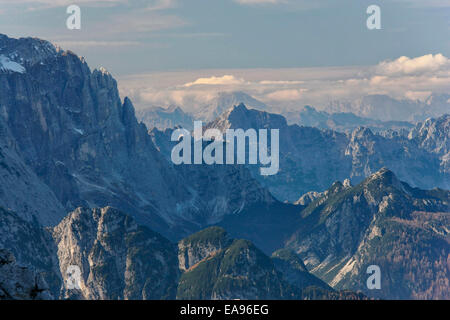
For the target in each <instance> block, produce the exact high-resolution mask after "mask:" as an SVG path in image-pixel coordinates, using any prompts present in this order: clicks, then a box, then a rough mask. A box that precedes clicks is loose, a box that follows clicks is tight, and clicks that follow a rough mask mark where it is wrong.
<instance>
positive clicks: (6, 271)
mask: <svg viewBox="0 0 450 320" xmlns="http://www.w3.org/2000/svg"><path fill="white" fill-rule="evenodd" d="M52 298H53V297H52V295H51V294H50V290H49V287H48V285H47V283H46V282H45V280H44V279H43V278H42V276H41V275H40V274H39V273H36V272H35V271H33V270H32V269H29V268H27V267H23V266H20V265H18V264H17V263H16V259H15V257H14V255H13V254H12V253H11V252H9V251H8V250H5V249H0V300H2V299H8V300H49V299H52Z"/></svg>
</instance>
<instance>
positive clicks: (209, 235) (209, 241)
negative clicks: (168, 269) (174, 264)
mask: <svg viewBox="0 0 450 320" xmlns="http://www.w3.org/2000/svg"><path fill="white" fill-rule="evenodd" d="M231 241H232V240H231V238H229V237H228V234H227V233H226V232H225V230H224V229H222V228H219V227H210V228H208V229H205V230H202V231H199V232H197V233H195V234H193V235H192V236H189V237H187V238H185V239H183V240H181V241H180V242H178V261H179V268H180V270H181V271H187V270H189V269H191V268H192V267H194V266H195V265H196V264H197V263H199V262H200V261H202V260H204V259H206V258H208V257H211V256H214V255H215V254H216V253H218V252H219V251H220V250H222V249H224V248H225V247H227V246H228V245H230V244H231Z"/></svg>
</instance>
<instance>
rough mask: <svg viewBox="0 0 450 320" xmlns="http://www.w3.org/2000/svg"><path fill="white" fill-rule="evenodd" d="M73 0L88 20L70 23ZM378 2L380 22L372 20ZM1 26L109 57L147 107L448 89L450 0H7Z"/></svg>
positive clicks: (93, 59) (0, 8) (98, 58)
mask: <svg viewBox="0 0 450 320" xmlns="http://www.w3.org/2000/svg"><path fill="white" fill-rule="evenodd" d="M71 4H77V5H79V6H80V8H81V30H68V29H67V28H66V19H67V17H68V14H66V8H67V6H69V5H71ZM372 4H376V5H379V6H380V8H381V24H382V29H381V30H368V29H367V27H366V20H367V17H368V15H367V13H366V9H367V7H368V6H369V5H372ZM0 32H1V33H5V34H7V35H9V36H14V37H21V36H36V37H41V38H44V39H48V40H50V41H52V42H55V43H57V44H59V45H60V46H61V47H63V48H64V49H70V50H72V51H74V52H76V53H77V54H78V55H81V56H84V57H86V59H87V61H88V63H89V65H90V66H91V67H92V68H96V67H100V66H103V67H106V69H108V70H109V71H110V72H111V73H112V74H113V75H114V76H115V77H116V78H118V80H119V86H120V89H121V92H122V95H125V94H126V95H129V96H131V97H132V98H133V99H134V101H135V104H136V105H137V106H138V107H146V106H147V105H155V104H159V105H167V104H170V103H175V104H189V103H191V104H199V103H204V102H205V101H207V100H208V99H211V98H212V96H213V95H214V93H216V92H219V91H233V90H245V91H247V92H249V93H251V94H252V95H254V96H256V97H258V98H260V99H262V100H263V101H265V102H269V103H279V104H282V103H285V104H286V103H288V102H289V103H291V104H295V105H302V104H306V103H309V104H315V105H322V106H325V105H326V104H327V100H333V99H341V98H342V99H344V98H349V99H350V98H352V99H353V98H355V94H356V93H360V94H372V93H382V94H389V95H391V96H394V97H397V98H408V99H416V98H420V99H425V98H426V97H427V96H428V95H429V94H430V93H431V92H449V88H450V60H449V59H448V58H447V57H450V0H369V1H366V0H98V1H90V0H78V1H72V0H0ZM403 56H406V57H407V58H401V57H403ZM389 63H391V64H390V65H389ZM386 64H387V65H388V66H389V68H386ZM331 67H333V68H331ZM305 68H306V69H305ZM398 70H400V71H398ZM411 70H412V71H411ZM430 70H431V71H430ZM199 78H202V79H203V80H201V81H197V80H198V79H199ZM186 84H190V85H186ZM323 88H326V91H324V90H325V89H323ZM319 89H321V90H319ZM324 97H325V98H324Z"/></svg>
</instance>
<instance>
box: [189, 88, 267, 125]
mask: <svg viewBox="0 0 450 320" xmlns="http://www.w3.org/2000/svg"><path fill="white" fill-rule="evenodd" d="M241 103H243V104H245V105H246V106H248V107H249V108H253V109H257V110H262V111H264V110H267V109H268V107H267V105H266V104H264V103H263V102H261V101H259V100H256V99H255V98H253V97H251V96H249V95H248V94H246V93H245V92H241V91H236V92H219V94H218V95H217V97H216V98H214V99H213V100H212V101H211V102H209V103H208V104H207V105H204V106H201V107H200V108H198V109H197V110H195V111H194V116H195V118H196V119H200V120H203V121H212V120H214V119H216V118H217V117H219V116H220V115H221V114H222V113H224V112H225V111H226V110H228V109H229V108H230V107H232V106H235V105H238V104H241Z"/></svg>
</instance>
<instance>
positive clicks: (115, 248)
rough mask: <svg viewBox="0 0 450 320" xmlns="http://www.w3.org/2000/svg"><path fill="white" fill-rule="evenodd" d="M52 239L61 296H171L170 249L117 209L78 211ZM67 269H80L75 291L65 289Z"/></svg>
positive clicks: (173, 262)
mask: <svg viewBox="0 0 450 320" xmlns="http://www.w3.org/2000/svg"><path fill="white" fill-rule="evenodd" d="M53 237H54V239H55V242H56V245H57V247H58V250H57V255H58V260H59V266H60V268H61V273H62V275H63V278H64V280H65V282H64V288H63V293H62V294H63V297H73V298H83V299H156V300H158V299H170V298H174V297H175V291H176V283H177V278H178V268H177V266H178V263H177V255H176V249H175V246H174V245H173V244H172V243H170V242H169V241H168V240H166V239H165V238H163V237H161V236H160V235H159V234H157V233H155V232H153V231H151V230H149V229H148V228H146V227H142V226H138V225H137V224H136V223H135V222H134V220H133V219H132V218H131V217H130V216H127V215H125V214H123V213H121V212H120V211H118V210H115V209H112V208H110V207H106V208H103V209H93V210H91V209H81V208H78V209H77V210H75V211H74V212H72V213H71V214H70V215H68V216H67V217H66V218H64V220H63V221H61V223H60V224H59V225H57V226H56V227H55V228H54V230H53ZM69 266H78V267H79V269H80V271H81V274H80V276H81V278H80V283H79V285H80V290H76V289H75V290H74V289H71V288H70V287H69V286H68V285H67V284H68V282H67V280H68V277H69V275H68V273H67V272H66V271H67V270H68V269H69Z"/></svg>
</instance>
